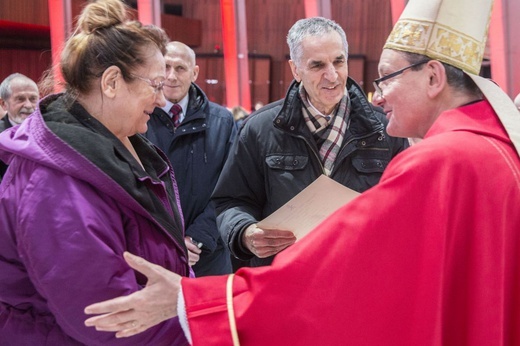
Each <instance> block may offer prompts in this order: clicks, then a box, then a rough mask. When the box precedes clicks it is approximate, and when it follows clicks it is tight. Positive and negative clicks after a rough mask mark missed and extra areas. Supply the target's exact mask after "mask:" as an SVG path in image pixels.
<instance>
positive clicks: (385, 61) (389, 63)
mask: <svg viewBox="0 0 520 346" xmlns="http://www.w3.org/2000/svg"><path fill="white" fill-rule="evenodd" d="M406 63H407V60H406V56H405V54H403V53H402V52H400V51H398V50H394V49H383V52H382V53H381V57H380V59H379V64H378V70H379V72H382V71H383V72H384V71H387V70H389V71H392V70H395V67H396V66H402V65H405V64H406Z"/></svg>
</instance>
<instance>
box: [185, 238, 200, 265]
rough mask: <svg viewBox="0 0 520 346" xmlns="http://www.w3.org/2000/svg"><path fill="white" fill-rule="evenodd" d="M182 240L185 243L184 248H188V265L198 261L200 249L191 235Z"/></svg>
mask: <svg viewBox="0 0 520 346" xmlns="http://www.w3.org/2000/svg"><path fill="white" fill-rule="evenodd" d="M184 242H185V243H186V248H187V249H188V260H189V263H190V267H192V266H194V265H195V264H196V263H197V262H198V261H199V259H200V253H201V252H202V250H201V249H200V248H199V246H198V244H196V243H195V242H194V241H193V239H192V238H191V237H188V236H186V237H184ZM199 244H200V243H199Z"/></svg>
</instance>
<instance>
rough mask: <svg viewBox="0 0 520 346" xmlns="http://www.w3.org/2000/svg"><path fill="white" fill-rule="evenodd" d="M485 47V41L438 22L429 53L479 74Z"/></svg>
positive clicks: (435, 57)
mask: <svg viewBox="0 0 520 346" xmlns="http://www.w3.org/2000/svg"><path fill="white" fill-rule="evenodd" d="M484 48H485V46H484V42H479V41H477V40H475V39H474V38H472V37H469V36H467V35H464V34H462V33H460V32H457V31H455V30H453V29H451V28H449V27H447V26H444V25H441V24H437V25H435V27H434V29H433V32H432V37H431V39H430V44H429V46H428V50H427V52H428V53H427V55H428V56H430V57H432V58H434V59H438V60H440V61H443V62H446V63H448V64H450V65H453V66H455V67H458V68H460V69H462V70H464V71H468V72H470V73H474V74H478V73H479V71H480V65H481V63H482V58H483V56H484Z"/></svg>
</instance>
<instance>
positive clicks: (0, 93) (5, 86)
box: [0, 73, 38, 101]
mask: <svg viewBox="0 0 520 346" xmlns="http://www.w3.org/2000/svg"><path fill="white" fill-rule="evenodd" d="M14 79H21V80H22V81H23V82H25V83H27V84H34V86H35V87H36V90H38V85H36V83H35V82H34V81H33V80H32V79H31V78H29V77H27V76H26V75H23V74H21V73H13V74H10V75H9V76H7V77H6V78H5V79H4V80H3V81H2V84H0V98H1V99H2V100H4V101H5V100H8V99H9V98H10V97H11V95H12V93H13V91H12V90H11V82H12V81H13V80H14Z"/></svg>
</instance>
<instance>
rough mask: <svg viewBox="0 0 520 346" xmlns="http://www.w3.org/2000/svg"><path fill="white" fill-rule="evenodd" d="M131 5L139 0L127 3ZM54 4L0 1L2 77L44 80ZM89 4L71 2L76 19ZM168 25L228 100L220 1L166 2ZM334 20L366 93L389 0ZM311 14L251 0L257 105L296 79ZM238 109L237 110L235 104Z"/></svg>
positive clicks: (207, 84) (283, 2) (204, 81)
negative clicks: (300, 26) (300, 23)
mask: <svg viewBox="0 0 520 346" xmlns="http://www.w3.org/2000/svg"><path fill="white" fill-rule="evenodd" d="M128 2H129V4H131V5H132V3H134V4H135V3H136V1H128ZM47 3H48V1H47V0H16V1H14V0H3V1H0V80H2V79H3V78H5V77H6V76H7V75H9V74H10V73H12V72H21V73H24V74H26V75H28V76H29V77H31V78H33V79H35V80H39V79H40V77H41V75H42V73H43V71H45V70H46V69H48V68H49V67H50V64H51V52H50V38H49V32H50V30H49V15H48V8H47ZM85 3H86V1H85V0H72V13H73V17H75V16H76V15H77V14H78V13H79V12H80V9H81V7H82V6H83V5H84V4H85ZM163 6H164V10H165V12H169V13H171V14H168V13H165V14H163V15H162V18H161V21H162V25H163V27H164V28H165V30H166V31H167V32H168V34H169V36H170V38H172V39H174V40H179V41H183V42H185V43H187V44H189V45H190V46H192V47H193V48H194V50H195V52H196V53H197V63H198V64H199V65H200V69H201V72H200V76H199V80H198V81H197V82H198V84H199V85H200V86H201V87H202V88H203V89H204V90H205V91H206V93H207V94H208V96H209V97H210V99H212V100H213V101H215V102H218V103H221V104H224V103H225V80H224V64H223V56H222V54H221V52H222V48H223V47H222V28H221V15H220V0H197V1H193V0H163ZM331 13H332V19H334V20H335V21H336V22H338V23H339V24H340V25H341V26H342V27H343V28H344V29H345V31H346V33H347V38H348V41H349V54H350V57H349V71H350V72H349V73H350V75H351V76H352V77H353V78H354V79H356V80H357V81H358V82H359V83H360V84H361V85H362V86H364V88H365V91H366V92H371V91H372V86H371V81H372V80H373V79H374V78H376V77H377V62H378V59H379V55H380V53H381V48H382V46H383V44H384V42H385V39H386V37H387V35H388V33H389V32H390V30H391V27H392V20H391V13H390V1H388V0H363V1H359V0H331ZM304 17H305V10H304V0H247V1H246V20H247V39H248V51H249V60H250V61H249V75H250V86H251V102H252V103H253V104H254V103H255V102H257V101H262V102H264V103H267V102H271V101H274V100H277V99H279V98H282V97H283V96H284V94H285V90H286V88H287V86H288V85H289V83H290V82H291V80H292V75H291V73H290V69H289V66H288V63H287V59H288V54H289V49H288V47H287V44H286V42H285V38H286V35H287V31H288V30H289V28H290V27H291V26H292V24H294V22H295V21H296V20H298V19H301V18H304ZM228 106H229V107H232V106H234V105H228Z"/></svg>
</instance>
